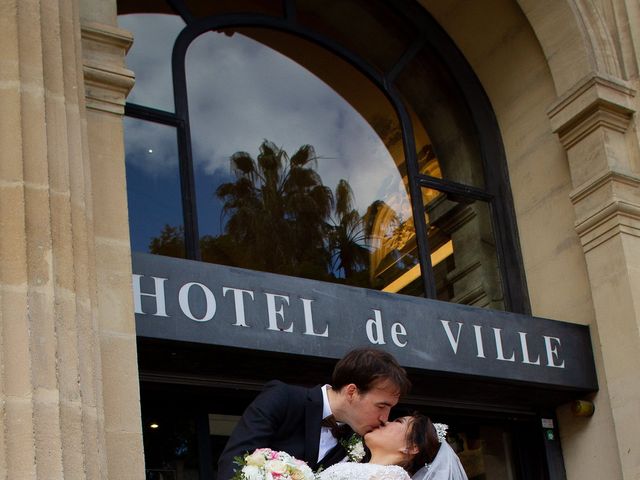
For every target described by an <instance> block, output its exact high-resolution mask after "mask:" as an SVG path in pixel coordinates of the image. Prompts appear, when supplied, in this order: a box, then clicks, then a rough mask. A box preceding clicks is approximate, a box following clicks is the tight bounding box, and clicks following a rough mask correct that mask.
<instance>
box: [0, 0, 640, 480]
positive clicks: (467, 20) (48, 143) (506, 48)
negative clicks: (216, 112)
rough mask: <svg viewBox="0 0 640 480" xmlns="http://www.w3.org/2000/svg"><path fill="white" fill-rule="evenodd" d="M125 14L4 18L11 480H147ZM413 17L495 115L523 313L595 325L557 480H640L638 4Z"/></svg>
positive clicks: (578, 0) (2, 132)
mask: <svg viewBox="0 0 640 480" xmlns="http://www.w3.org/2000/svg"><path fill="white" fill-rule="evenodd" d="M117 3H118V2H117V1H116V0H4V1H3V2H2V5H1V6H0V12H1V15H0V25H1V27H2V28H0V32H2V33H0V36H1V38H2V40H3V41H2V45H3V47H2V50H3V52H2V54H1V55H0V99H1V100H0V104H1V105H2V112H3V115H2V117H1V120H0V145H2V152H1V155H2V159H1V161H0V225H2V235H1V236H0V319H1V322H0V338H1V342H0V345H1V348H0V365H1V366H2V368H1V370H0V372H1V376H0V378H1V381H0V389H1V394H0V397H1V399H2V401H1V402H0V407H1V409H2V435H1V436H0V475H2V476H3V477H4V478H11V479H22V478H59V479H62V478H67V479H71V478H92V479H94V478H95V479H97V478H112V479H122V480H124V479H142V478H145V465H144V454H143V437H142V427H141V411H140V404H139V388H140V387H139V376H138V373H139V372H138V357H137V346H136V329H135V318H134V305H133V301H132V296H131V278H132V277H131V275H132V268H131V247H130V239H129V220H128V210H127V194H126V178H125V153H124V133H123V115H124V113H125V102H126V99H127V95H128V93H129V91H130V90H131V88H132V87H133V85H134V82H135V77H136V73H135V72H134V71H132V70H130V69H129V68H128V67H127V58H126V55H127V51H128V49H129V48H130V46H131V44H132V42H135V39H134V38H133V36H132V34H131V33H130V32H129V31H127V30H125V29H123V28H121V27H118V20H117V16H118V4H117ZM420 4H421V5H422V7H423V8H424V9H426V10H427V11H428V12H429V14H430V15H431V16H432V17H433V18H434V19H435V20H436V21H437V23H438V24H439V25H440V26H441V27H442V28H443V29H444V31H445V32H446V33H447V34H448V35H449V37H450V38H451V39H452V40H453V42H454V43H455V45H456V46H457V47H458V49H459V50H460V51H461V53H462V54H463V56H464V57H465V58H466V60H467V62H468V63H469V64H470V65H471V67H472V69H473V71H474V72H475V75H476V76H477V78H478V80H479V82H480V84H481V85H482V87H483V89H484V91H485V92H486V95H487V97H488V100H489V102H490V104H491V106H492V108H493V110H494V112H495V116H496V119H497V123H498V127H499V130H500V134H501V137H502V142H503V145H504V150H505V156H506V163H507V167H508V177H509V181H510V186H511V192H512V196H513V205H514V209H515V217H516V222H517V228H518V241H519V244H520V250H521V256H522V264H523V267H524V273H525V276H526V287H527V293H528V298H529V302H530V306H531V313H532V314H533V315H535V316H540V317H546V318H551V319H558V320H563V321H567V322H574V323H579V324H584V325H588V326H589V327H590V331H591V338H592V342H593V345H592V346H593V353H594V358H595V365H596V370H597V376H598V383H599V390H598V392H597V393H594V394H592V395H591V396H589V398H586V400H589V401H591V402H593V404H594V405H595V413H594V415H593V416H592V417H589V418H583V417H578V416H575V415H574V413H573V412H572V410H571V408H570V404H569V403H564V404H562V405H559V406H557V409H556V415H557V421H558V424H559V425H558V427H559V432H560V440H561V445H562V456H563V458H564V469H565V471H566V478H568V479H570V480H574V479H586V478H588V479H603V478H611V479H613V478H619V479H625V480H627V479H628V480H631V479H638V478H640V449H639V448H638V442H637V438H638V436H639V435H640V426H639V424H638V422H637V418H638V415H639V414H640V375H639V373H638V372H639V371H640V333H639V331H640V188H639V187H640V136H639V132H638V128H637V124H636V122H637V119H636V111H637V110H638V108H639V106H640V105H639V100H638V97H637V95H636V92H637V90H638V87H639V85H638V80H639V71H638V64H639V63H640V53H639V52H640V5H638V3H637V2H634V1H632V0H519V1H516V0H482V1H460V0H451V1H437V0H434V1H430V0H421V1H420ZM552 475H554V476H552V478H564V477H563V475H564V473H557V472H555V473H553V474H552Z"/></svg>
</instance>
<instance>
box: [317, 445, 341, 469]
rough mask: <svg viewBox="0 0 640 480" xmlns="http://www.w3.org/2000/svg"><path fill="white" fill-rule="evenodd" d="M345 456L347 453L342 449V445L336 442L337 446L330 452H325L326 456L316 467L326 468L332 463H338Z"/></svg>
mask: <svg viewBox="0 0 640 480" xmlns="http://www.w3.org/2000/svg"><path fill="white" fill-rule="evenodd" d="M346 456H347V451H346V450H345V449H344V447H343V446H342V444H341V443H340V442H338V444H337V445H336V446H335V447H333V448H332V449H331V450H329V451H328V452H327V454H326V455H325V456H324V458H322V459H321V460H320V461H319V462H318V466H321V467H323V468H328V467H330V466H331V465H333V464H334V463H338V462H339V461H340V460H342V459H343V458H344V457H346Z"/></svg>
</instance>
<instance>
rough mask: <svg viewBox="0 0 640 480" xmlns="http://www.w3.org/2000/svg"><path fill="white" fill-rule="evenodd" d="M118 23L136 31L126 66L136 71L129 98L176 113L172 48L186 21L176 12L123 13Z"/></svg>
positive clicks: (129, 99) (131, 100)
mask: <svg viewBox="0 0 640 480" xmlns="http://www.w3.org/2000/svg"><path fill="white" fill-rule="evenodd" d="M118 25H119V26H120V27H122V28H124V29H127V30H129V31H130V32H131V33H133V46H132V47H131V49H130V50H129V52H128V53H127V59H126V61H127V66H128V67H129V68H130V69H132V70H133V71H134V72H135V74H136V84H135V86H134V87H133V90H132V91H131V93H130V94H129V97H128V99H127V100H128V101H129V102H133V103H138V104H140V105H146V106H149V107H154V108H159V109H161V110H167V111H170V112H173V81H172V79H171V51H172V49H173V43H174V42H175V40H176V37H177V36H178V34H179V33H180V31H181V30H182V29H183V28H184V22H183V21H182V19H181V18H180V17H178V16H177V15H162V14H152V13H149V14H138V15H120V16H119V17H118Z"/></svg>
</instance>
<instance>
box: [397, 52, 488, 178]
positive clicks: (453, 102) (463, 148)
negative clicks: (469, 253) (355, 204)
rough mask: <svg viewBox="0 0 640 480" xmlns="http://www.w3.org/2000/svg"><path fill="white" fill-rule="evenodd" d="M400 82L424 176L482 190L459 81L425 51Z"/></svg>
mask: <svg viewBox="0 0 640 480" xmlns="http://www.w3.org/2000/svg"><path fill="white" fill-rule="evenodd" d="M396 83H397V87H398V89H399V90H400V92H401V94H402V95H403V97H404V99H405V103H406V105H407V109H408V110H409V114H410V116H411V117H412V121H413V130H414V138H415V142H416V151H417V152H418V158H419V162H420V171H421V173H424V174H426V175H431V176H433V177H437V178H445V179H447V180H453V181H455V182H458V183H464V184H467V185H473V186H476V187H482V186H483V185H484V177H483V170H482V157H481V153H480V146H479V143H478V138H477V134H476V130H475V126H474V124H473V121H472V119H471V116H470V113H469V111H468V109H467V107H466V104H465V102H464V100H463V97H462V95H461V93H460V91H459V90H458V88H457V86H456V82H455V80H454V79H453V78H452V77H451V75H450V74H449V72H448V71H447V70H446V69H445V68H444V66H443V65H442V63H441V62H440V61H439V59H438V58H437V57H436V56H435V55H434V53H433V52H431V51H430V50H428V49H423V50H422V51H421V53H420V54H418V55H417V56H416V58H414V59H413V60H412V61H411V62H410V63H409V65H408V66H407V67H406V68H405V69H404V70H403V71H402V73H401V74H400V75H399V76H398V79H397V82H396Z"/></svg>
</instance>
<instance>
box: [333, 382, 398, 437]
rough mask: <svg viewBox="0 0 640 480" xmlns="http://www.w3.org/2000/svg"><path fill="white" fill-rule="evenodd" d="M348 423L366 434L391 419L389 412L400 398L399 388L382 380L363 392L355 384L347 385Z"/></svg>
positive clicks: (357, 430) (356, 430) (357, 431)
mask: <svg viewBox="0 0 640 480" xmlns="http://www.w3.org/2000/svg"><path fill="white" fill-rule="evenodd" d="M345 388H347V398H348V400H349V401H348V412H347V414H348V416H349V418H348V419H347V423H348V424H349V426H351V428H352V429H353V430H354V431H355V432H356V433H358V434H359V435H364V434H365V433H368V432H370V431H372V430H374V429H376V428H378V427H380V426H381V425H384V423H385V422H386V421H387V420H389V412H390V411H391V408H392V407H394V406H395V405H396V404H397V403H398V400H399V399H400V393H399V391H398V388H397V387H396V386H395V385H394V384H393V383H391V382H389V381H385V380H381V381H379V382H377V383H376V384H374V386H373V388H371V389H370V390H369V391H368V392H365V393H362V392H361V391H360V390H359V389H358V387H356V386H355V385H353V384H351V385H347V386H346V387H345Z"/></svg>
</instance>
